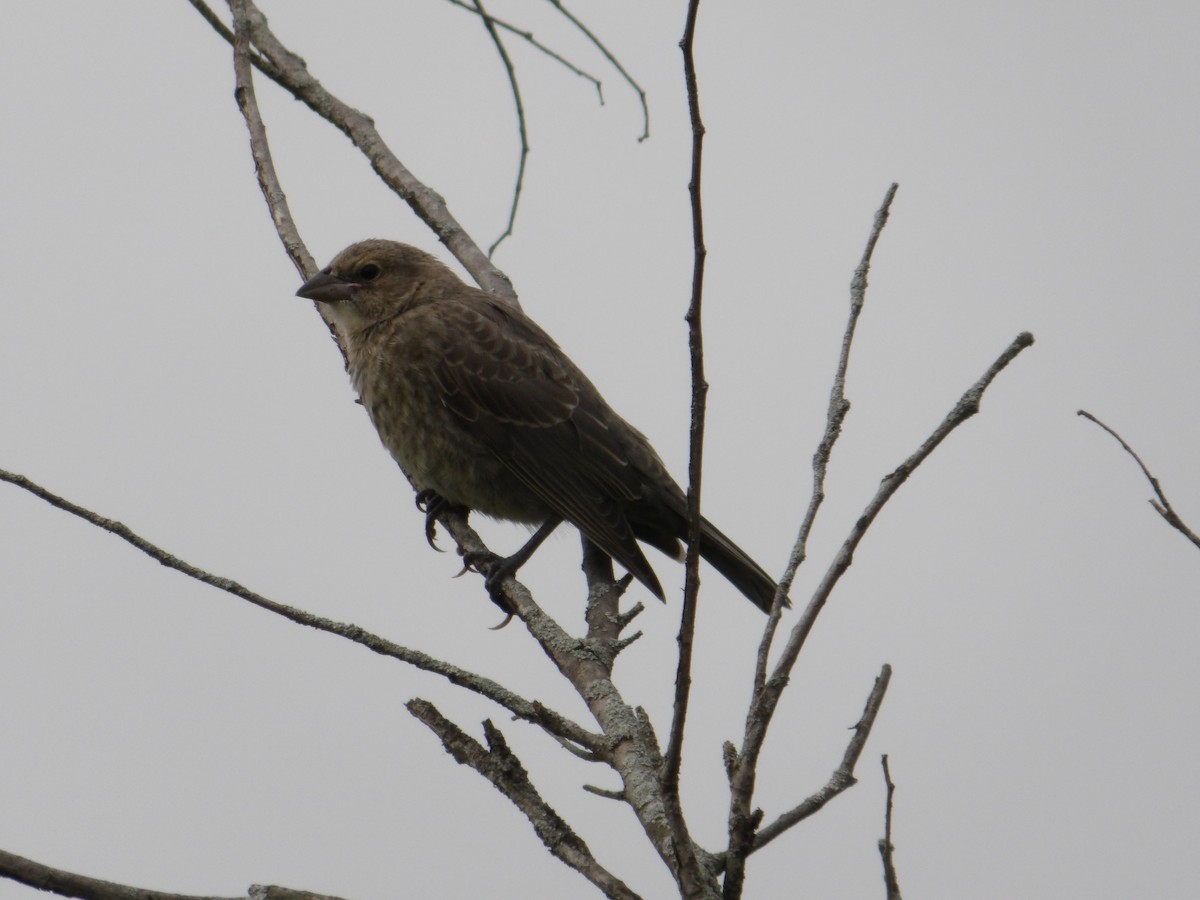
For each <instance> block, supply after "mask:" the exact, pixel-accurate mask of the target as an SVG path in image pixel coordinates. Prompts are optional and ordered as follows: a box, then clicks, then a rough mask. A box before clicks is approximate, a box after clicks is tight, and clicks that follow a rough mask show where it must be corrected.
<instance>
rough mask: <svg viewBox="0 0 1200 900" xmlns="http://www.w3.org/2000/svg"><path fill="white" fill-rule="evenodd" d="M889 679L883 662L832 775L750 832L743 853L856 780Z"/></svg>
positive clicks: (759, 846)
mask: <svg viewBox="0 0 1200 900" xmlns="http://www.w3.org/2000/svg"><path fill="white" fill-rule="evenodd" d="M891 680H892V667H891V666H889V665H887V664H886V663H885V664H884V666H883V668H882V669H881V670H880V672H879V675H878V676H877V677H876V679H875V685H874V687H872V688H871V693H870V694H869V695H868V696H867V703H866V706H865V707H864V709H863V713H862V716H861V717H860V718H859V720H858V724H857V725H855V726H854V733H853V734H852V735H851V737H850V743H849V744H847V745H846V751H845V752H844V753H843V754H842V762H841V764H840V765H839V766H838V767H837V769H835V770H834V772H833V774H832V775H830V776H829V781H827V782H826V783H825V784H824V785H823V786H822V787H821V788H820V789H819V790H818V791H816V792H815V793H813V794H812V795H810V796H809V797H807V798H805V800H804V802H803V803H800V804H799V805H798V806H796V807H794V808H793V809H789V810H788V811H787V812H785V813H784V814H783V815H781V816H780V817H779V818H778V819H776V820H775V821H774V822H772V823H771V824H770V825H766V826H764V827H763V828H762V829H760V830H759V831H758V832H757V833H756V834H755V835H754V843H753V845H752V846H751V848H750V850H749V851H748V854H747V855H749V853H753V852H755V851H756V850H760V849H762V848H763V847H765V846H766V845H767V844H769V843H770V842H771V841H773V840H775V838H777V837H779V835H781V834H783V833H784V832H785V831H787V830H788V829H789V828H791V827H792V826H793V825H796V824H797V823H798V822H802V821H804V820H805V819H807V818H808V817H809V816H811V815H813V813H816V812H818V811H820V810H821V809H822V808H823V807H824V806H825V804H827V803H828V802H829V801H830V800H832V799H833V798H834V797H836V796H837V795H838V794H840V793H842V791H845V790H847V789H848V788H851V787H853V786H854V785H855V784H857V783H858V779H857V778H855V777H854V767H855V766H856V765H858V759H859V757H860V756H861V755H862V752H863V749H864V748H865V747H866V745H867V738H869V737H870V736H871V729H872V728H873V727H874V725H875V719H876V717H877V716H878V715H879V710H880V707H882V706H883V698H884V695H885V694H886V693H887V689H888V684H889V683H890V682H891Z"/></svg>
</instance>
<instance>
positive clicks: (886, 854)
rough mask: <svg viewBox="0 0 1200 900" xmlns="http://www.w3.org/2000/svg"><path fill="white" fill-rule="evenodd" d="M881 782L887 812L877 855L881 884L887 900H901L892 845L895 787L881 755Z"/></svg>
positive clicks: (894, 851)
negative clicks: (879, 857)
mask: <svg viewBox="0 0 1200 900" xmlns="http://www.w3.org/2000/svg"><path fill="white" fill-rule="evenodd" d="M882 764H883V782H884V784H885V785H887V811H886V812H885V813H884V816H883V838H882V839H880V841H879V855H880V856H881V857H882V858H883V883H884V885H885V886H886V887H887V900H901V897H900V879H899V878H897V877H896V861H895V859H894V858H893V857H894V855H895V853H896V848H895V846H894V845H893V844H892V806H893V803H894V801H895V798H896V785H895V783H894V782H893V781H892V772H891V770H890V769H889V768H888V758H887V754H886V753H885V754H883V759H882Z"/></svg>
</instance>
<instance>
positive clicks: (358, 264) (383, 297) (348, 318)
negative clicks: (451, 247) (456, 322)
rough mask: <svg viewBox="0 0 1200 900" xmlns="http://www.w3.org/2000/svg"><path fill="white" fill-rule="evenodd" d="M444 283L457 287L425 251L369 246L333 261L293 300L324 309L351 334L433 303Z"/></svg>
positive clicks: (355, 248) (382, 242) (383, 244)
mask: <svg viewBox="0 0 1200 900" xmlns="http://www.w3.org/2000/svg"><path fill="white" fill-rule="evenodd" d="M447 283H449V284H455V283H461V282H459V280H458V278H457V276H455V275H454V273H453V272H451V271H450V270H449V269H447V268H446V267H445V266H444V265H442V263H441V262H439V261H438V260H437V259H436V258H435V257H433V256H430V255H429V254H428V253H426V252H425V251H424V250H418V249H417V248H416V247H410V246H409V245H408V244H400V243H397V242H396V241H385V240H369V241H360V242H359V243H357V244H351V245H350V246H349V247H347V248H346V249H345V250H343V251H342V252H341V253H339V254H338V255H337V256H335V257H334V258H333V262H331V263H330V264H329V265H327V266H326V267H325V268H324V269H322V270H321V271H320V272H318V273H317V274H316V275H314V276H313V277H312V278H310V279H308V281H306V282H304V284H303V285H301V287H300V290H298V291H296V296H298V297H304V298H305V299H307V300H315V301H317V302H318V303H322V304H324V305H325V306H326V308H327V310H328V312H329V315H330V317H331V318H332V319H333V321H334V322H335V323H336V324H337V325H338V327H339V329H341V330H342V331H344V332H346V333H351V332H354V331H357V330H358V329H360V328H364V327H366V326H368V325H371V324H373V323H375V322H379V321H382V320H383V319H387V318H390V317H392V316H394V315H396V314H398V313H400V312H403V311H404V309H405V308H407V307H408V306H410V305H411V304H412V302H413V300H414V299H418V298H423V297H430V298H432V297H435V296H436V295H437V293H438V290H437V287H438V286H439V285H443V284H447ZM431 288H432V290H431Z"/></svg>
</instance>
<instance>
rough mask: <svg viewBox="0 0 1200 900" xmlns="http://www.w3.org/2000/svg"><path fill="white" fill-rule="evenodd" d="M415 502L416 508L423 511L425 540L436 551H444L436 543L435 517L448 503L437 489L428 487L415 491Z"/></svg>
mask: <svg viewBox="0 0 1200 900" xmlns="http://www.w3.org/2000/svg"><path fill="white" fill-rule="evenodd" d="M416 503H417V509H419V510H420V511H421V512H423V513H425V540H426V541H428V542H429V546H430V547H432V548H433V549H434V550H436V551H437V552H438V553H445V552H446V551H445V550H443V549H442V548H441V547H439V546H438V545H437V517H438V515H439V514H441V512H442V511H443V510H445V509H446V507H447V506H448V505H449V504H448V503H447V502H446V501H445V499H444V498H443V497H442V496H441V495H440V494H439V493H438V492H437V491H434V490H432V489H430V488H426V489H425V490H423V491H417V498H416Z"/></svg>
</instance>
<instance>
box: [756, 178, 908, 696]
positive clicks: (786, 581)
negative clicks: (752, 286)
mask: <svg viewBox="0 0 1200 900" xmlns="http://www.w3.org/2000/svg"><path fill="white" fill-rule="evenodd" d="M899 188H900V185H898V184H896V183H894V182H893V183H892V186H891V187H889V188H888V191H887V193H886V194H885V195H884V198H883V203H882V204H881V205H880V207H879V209H878V211H876V213H875V224H874V226H873V227H872V228H871V234H870V235H869V236H868V237H867V246H866V248H865V249H864V250H863V255H862V259H861V260H860V261H859V264H858V268H856V269H855V270H854V277H853V278H852V279H851V281H850V314H849V316H848V317H847V319H846V331H845V334H843V335H842V352H841V355H840V356H839V357H838V363H837V368H836V369H835V370H834V374H833V386H832V387H831V388H830V391H829V408H828V410H827V412H826V415H825V433H824V434H823V435H822V436H821V441H820V443H819V444H817V449H816V451H815V452H814V453H813V458H812V470H813V487H812V496H811V498H810V499H809V502H808V509H807V511H806V512H805V513H804V520H803V521H802V522H801V523H800V531H799V533H798V534H797V535H796V542H795V544H793V545H792V552H791V554H790V555H789V556H788V562H787V568H786V569H785V570H784V573H783V577H782V578H780V579H779V590H778V591H776V593H775V602H774V604H772V607H771V614H770V615H769V616H768V617H767V624H766V626H765V627H764V628H763V636H762V640H761V641H760V643H759V645H758V657H757V660H756V662H755V666H754V693H758V692H759V691H761V690H762V687H763V683H764V682H765V681H766V679H767V660H768V658H769V657H770V653H771V643H772V642H773V641H774V639H775V631H776V629H777V628H778V626H779V620H780V617H781V616H782V614H783V598H784V597H786V596H787V595H788V593H789V592H790V591H791V589H792V582H793V581H794V580H795V578H796V571H797V570H798V569H799V568H800V565H801V564H802V563H803V562H804V559H805V557H806V555H807V553H808V536H809V534H810V533H811V532H812V527H813V523H814V522H815V521H816V518H817V510H818V509H820V508H821V504H822V503H823V502H824V500H825V473H826V470H827V469H828V466H829V457H830V454H831V453H832V451H833V445H834V444H835V443H836V442H837V439H838V437H839V436H840V435H841V433H842V423H843V422H844V421H845V419H846V414H847V413H848V412H849V411H850V401H849V400H847V399H846V370H847V369H848V368H849V366H850V345H851V344H852V343H853V342H854V333H855V330H856V328H857V327H858V318H859V316H860V315H861V313H862V309H863V304H864V302H865V301H866V296H867V273H868V272H869V271H870V269H871V257H872V256H873V255H874V253H875V245H876V244H877V243H878V242H879V235H880V233H882V231H883V226H884V225H886V224H887V220H888V215H889V213H890V212H891V209H892V200H894V199H895V197H896V191H897V190H898V189H899ZM752 696H753V695H752Z"/></svg>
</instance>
